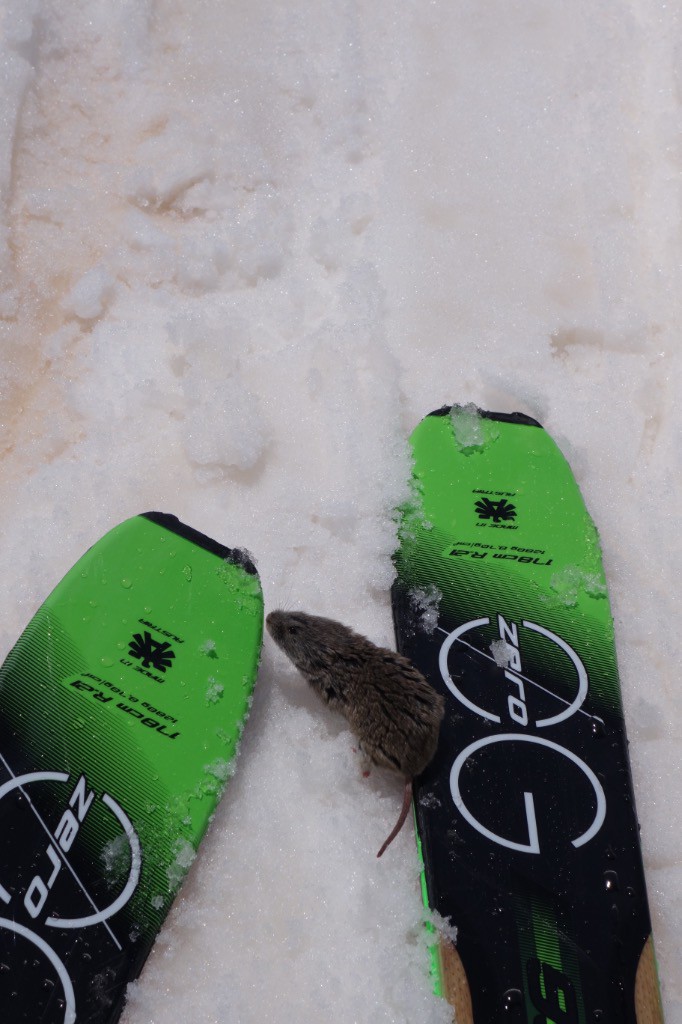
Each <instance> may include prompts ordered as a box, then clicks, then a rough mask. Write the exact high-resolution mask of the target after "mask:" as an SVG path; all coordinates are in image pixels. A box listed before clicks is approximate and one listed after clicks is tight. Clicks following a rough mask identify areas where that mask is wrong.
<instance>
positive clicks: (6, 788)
mask: <svg viewBox="0 0 682 1024" xmlns="http://www.w3.org/2000/svg"><path fill="white" fill-rule="evenodd" d="M68 780H69V776H68V775H67V774H66V772H28V773H27V774H26V775H15V776H14V778H13V779H8V781H7V782H4V783H3V784H2V786H0V800H2V798H3V797H4V796H7V794H8V793H11V792H12V790H13V789H18V788H19V787H20V786H26V785H28V784H29V783H30V782H68Z"/></svg>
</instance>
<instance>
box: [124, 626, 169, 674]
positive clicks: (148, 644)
mask: <svg viewBox="0 0 682 1024" xmlns="http://www.w3.org/2000/svg"><path fill="white" fill-rule="evenodd" d="M128 654H129V655H130V657H131V658H139V659H140V660H141V661H142V667H143V668H154V669H156V671H157V672H165V671H166V669H167V668H171V667H172V664H173V658H174V657H175V654H174V652H173V650H172V648H171V645H170V644H169V643H168V641H160V640H155V639H154V638H153V637H152V635H151V633H149V632H148V631H147V630H146V629H145V631H144V633H134V634H133V638H132V640H131V641H130V647H129V650H128Z"/></svg>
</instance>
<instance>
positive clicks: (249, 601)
mask: <svg viewBox="0 0 682 1024" xmlns="http://www.w3.org/2000/svg"><path fill="white" fill-rule="evenodd" d="M262 626H263V602H262V594H261V588H260V582H259V579H258V576H257V574H256V572H255V569H254V567H253V565H252V564H251V563H250V561H249V559H248V557H247V556H245V555H243V554H242V553H241V552H239V551H230V550H229V549H227V548H224V547H223V546H222V545H220V544H217V543H216V542H214V541H212V540H210V539H209V538H207V537H205V536H203V535H202V534H199V533H196V532H195V531H193V530H191V529H189V528H188V527H186V526H184V525H183V524H181V523H179V521H178V520H177V519H175V518H174V517H172V516H166V515H163V514H157V513H150V514H148V515H143V516H136V517H134V518H133V519H129V520H127V521H126V522H124V523H122V524H121V525H120V526H117V527H116V528H115V529H113V530H112V531H111V532H110V533H108V534H107V535H106V536H105V537H104V538H103V539H102V540H100V541H99V542H98V543H97V544H96V545H95V546H94V547H93V548H91V549H90V550H89V551H88V552H87V553H86V554H85V555H84V556H83V557H82V558H81V559H80V561H79V562H78V563H77V564H76V565H75V566H74V568H73V569H72V570H71V571H70V572H69V573H68V574H67V575H66V576H65V578H64V579H63V580H62V582H61V583H60V584H59V585H58V586H57V587H56V589H55V590H54V591H53V593H52V594H51V595H50V596H49V597H48V599H47V600H46V601H45V603H44V604H43V605H42V607H41V608H40V609H39V611H38V612H37V614H36V615H35V616H34V618H33V620H32V621H31V623H30V624H29V626H28V627H27V628H26V630H25V631H24V633H23V634H22V636H21V638H20V640H19V641H18V643H17V644H16V646H15V647H14V648H13V650H12V651H11V652H10V654H9V656H8V658H7V659H6V661H5V663H4V665H3V666H2V669H1V670H0V699H1V707H2V714H1V719H0V778H1V780H2V782H1V786H2V788H0V795H2V796H4V794H5V792H7V793H8V794H9V793H10V792H14V791H16V790H18V791H19V792H20V793H22V794H23V795H25V797H26V800H28V802H29V806H30V810H31V811H32V812H33V813H32V814H29V813H28V812H27V811H25V812H24V814H25V820H24V818H22V819H21V820H19V819H17V820H16V821H15V819H14V817H12V815H14V814H15V811H14V810H13V809H12V808H11V807H10V800H9V799H5V800H4V801H3V800H0V815H2V816H3V817H2V823H3V824H4V825H5V834H6V835H7V834H8V829H10V831H11V832H12V842H11V843H9V842H8V841H5V842H3V841H0V898H2V899H3V900H4V902H5V903H9V906H8V907H7V908H6V915H5V917H4V918H3V922H0V947H3V944H4V943H5V942H6V940H7V938H8V937H9V939H11V941H12V942H14V943H16V941H17V935H18V934H19V935H21V936H22V941H25V942H26V943H27V946H26V949H28V948H29V946H30V947H31V948H33V947H36V948H38V949H39V950H41V951H43V953H44V955H45V956H46V957H47V958H48V960H49V962H50V964H52V965H53V966H54V968H55V970H56V971H57V977H56V978H54V979H53V980H54V994H53V997H52V1001H51V1000H50V999H47V997H46V1002H45V1004H44V1005H43V1003H40V1002H36V1003H35V1004H33V1003H31V1004H30V1005H31V1006H34V1005H35V1009H34V1010H33V1013H34V1016H31V1014H30V1013H29V1014H28V1016H27V1015H26V1011H25V1008H24V1009H22V1008H21V1007H22V1006H23V1005H24V1004H23V1003H21V1000H22V998H24V997H25V992H24V989H23V981H22V976H21V970H20V968H19V967H17V968H16V971H18V974H17V973H16V971H15V969H14V963H13V962H12V964H11V972H10V973H13V977H12V979H11V987H12V989H13V993H14V999H12V998H11V997H10V996H8V998H9V1000H10V1002H9V1006H10V1009H11V1008H12V1007H14V1008H16V1013H15V1015H12V1012H13V1011H12V1012H10V1013H9V1016H7V1015H6V1014H5V1009H6V1007H5V1002H4V999H3V1019H5V1020H9V1021H10V1024H13V1022H14V1021H15V1020H16V1021H20V1020H21V1021H23V1020H29V1019H40V1020H41V1024H42V1022H43V1021H44V1022H45V1024H51V1022H52V1021H54V1022H55V1024H56V1022H59V1024H62V1021H64V1022H66V1024H68V1022H69V1021H74V1022H75V1021H81V1020H83V1021H86V1020H87V1021H88V1022H93V1024H95V1022H97V1024H99V1022H100V1021H101V1022H107V1024H110V1022H113V1021H115V1020H117V1019H118V1016H119V1014H120V1011H121V1007H122V1001H123V995H124V989H125V984H126V983H127V981H129V980H130V979H131V978H132V977H134V976H135V975H136V974H137V973H139V969H140V968H141V965H142V963H143V961H144V958H145V957H146V955H147V953H148V952H149V949H150V948H151V944H152V942H153V940H154V936H155V935H156V933H157V931H158V929H159V927H160V925H161V922H162V921H163V919H164V917H165V915H166V913H167V912H168V909H169V907H170V904H171V902H172V899H173V897H174V895H175V892H176V891H177V888H178V886H179V885H180V882H181V880H182V878H183V876H184V875H185V873H186V871H187V869H188V867H189V865H190V864H191V862H192V859H193V857H194V853H195V851H196V848H197V846H198V845H199V842H200V840H201V837H202V836H203V834H204V832H205V830H206V828H207V825H208V823H209V820H210V818H211V815H212V814H213V812H214V810H215V807H216V803H217V801H218V799H219V797H220V794H221V792H222V790H223V788H224V786H225V784H226V782H227V781H228V779H229V777H230V775H231V774H232V771H233V766H234V758H235V754H236V751H237V746H238V743H239V739H240V736H241V732H242V729H243V725H244V721H245V718H246V715H247V713H248V709H249V706H250V701H251V694H252V689H253V686H254V682H255V678H256V672H257V668H258V661H259V655H260V646H261V637H262ZM43 776H44V777H43ZM21 779H25V782H24V784H23V785H22V786H21V787H19V784H18V781H17V780H21ZM16 813H17V814H18V813H19V811H18V810H17V811H16ZM36 819H37V820H38V822H42V828H40V827H38V825H37V824H36ZM67 826H68V827H67ZM36 829H37V831H36ZM45 833H47V834H48V845H49V847H50V850H49V851H48V853H49V860H48V861H47V862H45V863H47V867H48V868H49V871H47V870H46V869H45V867H44V863H43V862H44V858H45ZM22 846H23V847H24V848H23V849H22ZM50 851H51V852H50ZM41 858H42V860H41ZM26 865H29V868H28V871H27V870H26ZM76 880H77V881H76ZM112 908H113V909H112ZM10 911H11V912H12V916H11V918H10ZM2 912H3V908H2V907H1V906H0V913H2ZM22 915H23V917H22ZM24 918H25V922H24V924H19V925H12V924H10V923H9V922H10V920H12V921H19V922H21V921H22V920H23V919H24ZM22 928H23V929H24V930H23V931H21V930H20V929H22ZM3 929H5V930H3ZM100 933H101V934H100ZM83 942H85V943H86V947H87V948H88V949H89V951H90V952H89V958H88V959H89V961H90V962H91V968H90V973H89V972H88V970H87V969H86V968H85V967H84V965H83V963H82V962H81V960H80V958H76V957H75V956H74V950H75V949H77V948H79V946H81V947H82V943H83ZM34 951H35V950H34ZM0 959H4V957H0ZM76 959H78V966H77V967H72V964H73V962H74V961H75V960H76ZM59 963H61V964H62V965H64V969H63V970H58V969H57V967H56V966H55V965H57V964H59ZM105 964H106V965H109V966H107V967H106V970H105V974H104V977H106V978H107V985H106V986H105V989H106V991H105V992H104V994H102V993H100V996H99V997H98V996H97V985H93V984H91V982H92V978H93V977H95V976H97V977H100V976H102V975H101V972H102V970H103V969H104V967H103V965H105ZM112 964H113V966H111V965H112ZM107 972H108V974H107ZM67 975H68V977H67ZM69 986H70V987H69ZM3 993H4V988H3V984H2V980H1V979H0V998H2V997H3ZM17 993H18V996H17ZM93 993H94V995H93ZM98 998H99V1004H98V1001H97V1000H98ZM20 1004H21V1005H20ZM64 1006H66V1010H64ZM38 1014H42V1015H40V1016H38Z"/></svg>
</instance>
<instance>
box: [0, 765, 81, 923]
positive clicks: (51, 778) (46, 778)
mask: <svg viewBox="0 0 682 1024" xmlns="http://www.w3.org/2000/svg"><path fill="white" fill-rule="evenodd" d="M3 760H4V759H3ZM5 764H7V762H5ZM68 779H69V776H68V775H67V774H66V773H65V772H27V774H26V775H14V776H13V777H12V778H11V779H8V781H7V782H5V783H3V785H2V786H0V800H2V798H3V797H4V796H7V794H8V793H11V792H12V790H13V789H20V788H21V787H22V786H26V785H28V784H29V783H30V782H67V781H68ZM11 898H12V897H11V896H10V894H9V893H8V892H7V889H5V887H4V885H2V884H0V900H2V902H3V903H9V902H10V900H11Z"/></svg>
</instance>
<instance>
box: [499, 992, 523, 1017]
mask: <svg viewBox="0 0 682 1024" xmlns="http://www.w3.org/2000/svg"><path fill="white" fill-rule="evenodd" d="M502 1006H503V1007H504V1009H505V1010H506V1011H507V1013H511V1012H513V1011H514V1010H520V1009H521V1007H522V1006H523V993H522V992H521V990H520V989H518V988H508V989H507V991H506V992H505V993H504V995H503V996H502Z"/></svg>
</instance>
